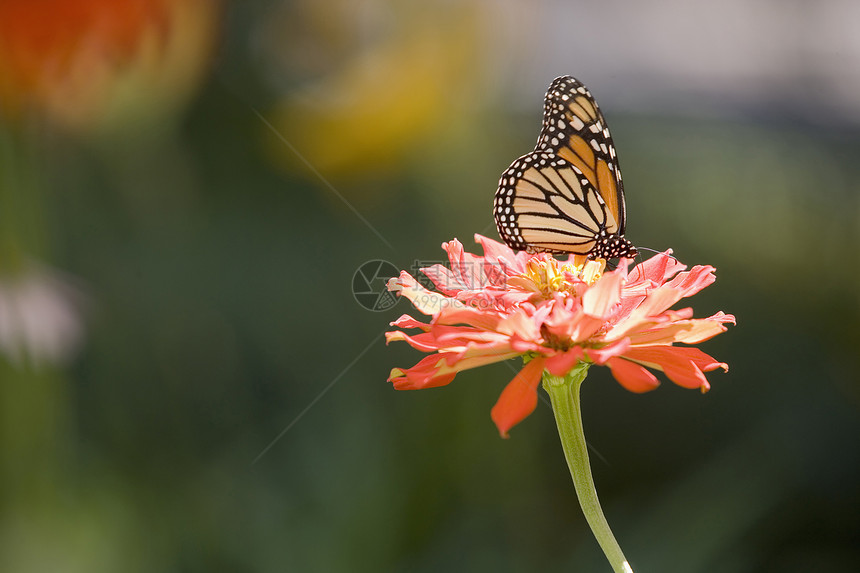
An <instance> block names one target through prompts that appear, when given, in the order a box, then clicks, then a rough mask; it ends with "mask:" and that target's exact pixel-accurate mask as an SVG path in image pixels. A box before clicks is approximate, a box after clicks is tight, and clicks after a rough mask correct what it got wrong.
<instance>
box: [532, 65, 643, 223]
mask: <svg viewBox="0 0 860 573" xmlns="http://www.w3.org/2000/svg"><path fill="white" fill-rule="evenodd" d="M535 151H542V152H547V153H551V154H553V155H556V156H558V157H560V158H562V159H564V160H565V161H567V162H568V163H569V164H571V165H573V166H574V167H576V168H577V169H578V170H579V171H580V172H581V173H582V174H583V175H584V176H585V178H586V179H587V180H588V182H589V184H590V185H591V187H593V188H594V189H596V190H597V192H598V193H599V194H600V196H601V198H602V199H603V202H604V203H605V204H606V206H607V207H608V210H609V214H610V217H611V219H612V220H611V221H610V222H609V224H608V225H607V230H609V228H610V227H612V228H615V229H616V230H615V231H611V232H616V233H618V234H619V235H623V234H624V229H625V224H626V218H627V217H626V210H625V205H624V187H623V185H622V183H621V170H620V169H619V167H618V159H617V158H616V156H615V145H613V143H612V136H610V135H609V127H608V126H607V125H606V119H604V117H603V114H602V113H601V112H600V108H599V107H597V102H596V101H594V97H592V95H591V92H589V91H588V89H587V88H586V87H585V86H584V85H583V84H582V83H581V82H580V81H579V80H577V79H575V78H573V77H571V76H562V77H559V78H556V79H555V80H554V81H553V82H552V84H550V87H549V89H548V90H547V93H546V97H545V99H544V117H543V126H542V127H541V132H540V136H539V137H538V142H537V146H536V147H535Z"/></svg>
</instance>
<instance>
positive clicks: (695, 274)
mask: <svg viewBox="0 0 860 573" xmlns="http://www.w3.org/2000/svg"><path fill="white" fill-rule="evenodd" d="M715 270H716V269H714V267H712V266H710V265H705V266H702V265H696V266H695V267H693V268H692V269H690V270H689V271H688V272H684V273H680V274H678V276H676V277H675V278H673V279H672V280H671V281H669V282H668V283H666V286H670V287H673V288H677V289H680V290H681V293H682V294H681V296H683V297H688V296H693V295H694V294H696V293H697V292H699V291H700V290H702V289H703V288H705V287H706V286H708V285H710V284H712V283H713V282H714V281H715V280H717V277H716V275H714V271H715Z"/></svg>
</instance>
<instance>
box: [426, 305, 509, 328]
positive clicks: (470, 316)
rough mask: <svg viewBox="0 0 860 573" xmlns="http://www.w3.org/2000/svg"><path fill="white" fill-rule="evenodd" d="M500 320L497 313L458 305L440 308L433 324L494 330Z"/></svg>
mask: <svg viewBox="0 0 860 573" xmlns="http://www.w3.org/2000/svg"><path fill="white" fill-rule="evenodd" d="M500 320H501V316H500V315H499V313H497V312H493V311H486V310H479V309H477V308H472V307H468V306H465V305H460V306H456V307H455V306H446V307H444V308H442V309H441V310H440V311H439V314H438V315H437V316H436V318H435V320H434V321H433V322H434V323H436V324H445V325H454V324H469V325H471V326H474V327H476V328H482V329H485V330H496V329H497V328H498V326H499V321H500Z"/></svg>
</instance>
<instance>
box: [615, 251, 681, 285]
mask: <svg viewBox="0 0 860 573" xmlns="http://www.w3.org/2000/svg"><path fill="white" fill-rule="evenodd" d="M671 253H672V250H671V249H669V250H668V251H666V252H665V253H660V254H658V255H655V256H653V257H651V258H650V259H648V260H646V261H644V262H642V263H640V264H638V265H636V266H635V267H634V268H633V270H632V271H631V272H630V276H629V281H628V284H631V285H633V284H637V283H647V282H654V283H656V284H658V285H661V284H663V283H664V282H666V279H668V278H669V277H672V276H675V274H677V273H678V272H679V271H682V270H684V269H686V268H687V265H685V264H683V263H681V262H680V261H678V259H676V258H675V257H672V256H671Z"/></svg>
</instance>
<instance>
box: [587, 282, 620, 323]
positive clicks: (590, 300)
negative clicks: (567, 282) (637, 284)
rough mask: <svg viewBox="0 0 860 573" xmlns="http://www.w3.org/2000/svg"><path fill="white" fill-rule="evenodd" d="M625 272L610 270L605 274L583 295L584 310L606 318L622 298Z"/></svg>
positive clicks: (591, 314)
mask: <svg viewBox="0 0 860 573" xmlns="http://www.w3.org/2000/svg"><path fill="white" fill-rule="evenodd" d="M624 278H625V277H624V273H622V272H618V271H616V272H609V273H606V274H605V275H603V277H601V279H600V280H599V281H597V282H596V283H595V284H594V285H593V286H592V287H591V288H589V289H588V290H587V291H585V294H584V295H583V296H582V310H583V312H585V313H586V314H588V315H590V316H594V317H600V318H606V317H607V316H609V314H610V312H612V310H614V308H615V305H617V304H618V302H619V301H620V300H621V285H622V283H623V282H624Z"/></svg>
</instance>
